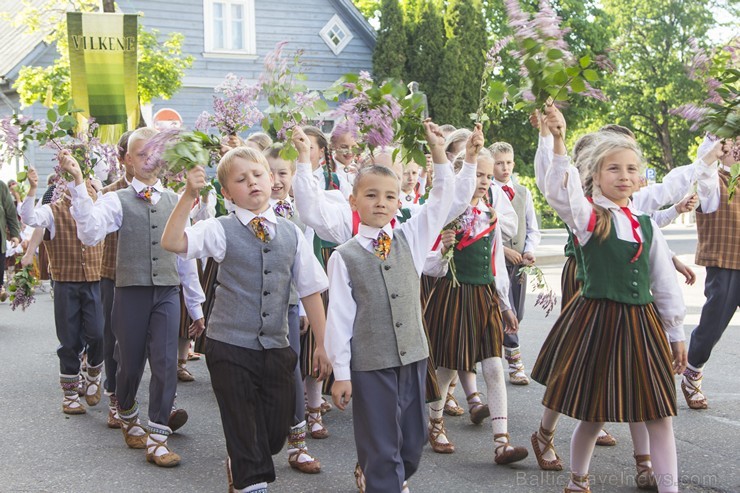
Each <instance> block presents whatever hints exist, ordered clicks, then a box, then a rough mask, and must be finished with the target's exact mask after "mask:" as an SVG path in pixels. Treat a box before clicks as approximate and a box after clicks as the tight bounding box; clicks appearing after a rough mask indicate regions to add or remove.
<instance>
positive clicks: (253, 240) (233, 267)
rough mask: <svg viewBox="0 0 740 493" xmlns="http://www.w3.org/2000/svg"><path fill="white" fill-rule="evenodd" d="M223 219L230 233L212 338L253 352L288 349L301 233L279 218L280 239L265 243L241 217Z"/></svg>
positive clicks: (210, 331)
mask: <svg viewBox="0 0 740 493" xmlns="http://www.w3.org/2000/svg"><path fill="white" fill-rule="evenodd" d="M217 220H218V221H219V222H220V223H221V226H223V228H224V233H226V256H224V259H223V261H222V262H221V263H220V264H219V267H218V276H217V278H218V283H219V284H218V286H217V287H216V294H215V295H214V297H215V301H214V304H213V310H212V312H211V318H210V320H209V321H208V337H210V338H211V339H214V340H217V341H221V342H225V343H227V344H233V345H234V346H240V347H244V348H247V349H256V350H261V349H263V348H264V349H276V348H285V347H288V298H289V295H290V286H291V280H292V273H291V270H292V267H293V260H294V259H295V255H296V249H297V248H298V235H299V234H300V233H299V232H298V231H297V230H296V227H295V226H294V225H293V224H291V223H290V221H288V220H286V219H283V218H281V217H278V218H277V233H276V234H275V238H272V239H271V240H270V241H269V242H267V243H263V242H262V241H261V240H259V239H258V238H257V237H256V236H255V235H254V233H253V232H252V229H251V228H250V227H249V226H244V225H243V224H242V223H241V221H239V219H237V217H236V215H235V214H229V215H228V216H221V217H219V218H218V219H217Z"/></svg>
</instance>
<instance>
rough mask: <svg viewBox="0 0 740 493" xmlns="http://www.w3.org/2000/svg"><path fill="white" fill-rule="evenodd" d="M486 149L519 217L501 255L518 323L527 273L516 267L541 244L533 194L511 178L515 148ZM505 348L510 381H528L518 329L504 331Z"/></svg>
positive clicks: (529, 261) (498, 183) (498, 145)
mask: <svg viewBox="0 0 740 493" xmlns="http://www.w3.org/2000/svg"><path fill="white" fill-rule="evenodd" d="M489 150H490V151H491V153H492V154H493V178H494V185H493V186H499V187H501V189H502V190H503V191H504V193H505V194H506V196H507V197H508V198H509V200H510V201H511V205H512V207H514V211H515V212H516V215H517V218H518V219H519V222H518V225H517V230H516V233H515V234H514V236H513V237H512V238H511V239H509V240H506V241H505V242H504V256H505V257H506V269H507V270H508V271H509V284H510V285H511V289H510V290H509V303H510V304H511V307H512V308H514V310H515V312H516V316H517V320H518V321H519V322H521V321H522V318H523V317H524V298H525V296H526V295H527V276H526V274H521V275H520V274H519V269H520V268H521V267H522V266H524V265H532V264H534V262H535V260H536V259H535V256H534V251H535V249H537V246H538V245H539V244H540V229H539V226H538V225H537V216H536V213H535V210H534V201H533V200H532V194H531V193H530V191H529V190H527V188H526V187H523V186H522V185H519V184H518V183H514V182H513V181H512V179H511V175H512V173H513V172H514V164H515V163H514V148H512V147H511V144H509V143H507V142H496V143H494V144H491V146H490V147H489ZM504 351H505V353H506V354H505V356H506V360H507V361H508V362H509V381H510V382H511V383H512V384H514V385H527V384H529V377H527V374H526V372H525V368H524V363H523V362H522V355H521V352H520V350H519V333H518V332H515V333H513V334H509V333H504Z"/></svg>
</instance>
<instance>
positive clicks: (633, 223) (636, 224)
mask: <svg viewBox="0 0 740 493" xmlns="http://www.w3.org/2000/svg"><path fill="white" fill-rule="evenodd" d="M620 209H622V212H624V213H625V214H626V215H627V218H628V219H629V220H630V225H631V226H632V237H633V238H634V239H635V241H636V242H637V244H638V245H639V247H638V248H637V253H635V256H634V257H632V260H630V263H631V264H634V263H635V261H636V260H637V259H638V258H640V255H641V254H642V239H641V238H640V234H639V233H638V232H637V228H639V227H640V222H639V221H638V220H637V219H636V218H635V216H634V215H633V214H632V211H630V209H629V207H620Z"/></svg>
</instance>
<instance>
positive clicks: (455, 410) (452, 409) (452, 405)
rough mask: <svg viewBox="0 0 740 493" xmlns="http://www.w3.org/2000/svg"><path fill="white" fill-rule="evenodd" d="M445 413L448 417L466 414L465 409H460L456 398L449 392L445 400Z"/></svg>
mask: <svg viewBox="0 0 740 493" xmlns="http://www.w3.org/2000/svg"><path fill="white" fill-rule="evenodd" d="M444 413H445V414H446V415H447V416H462V415H463V414H465V409H463V408H462V407H460V404H458V402H457V399H455V396H454V395H452V394H451V393H449V392H448V393H447V398H446V399H445V410H444Z"/></svg>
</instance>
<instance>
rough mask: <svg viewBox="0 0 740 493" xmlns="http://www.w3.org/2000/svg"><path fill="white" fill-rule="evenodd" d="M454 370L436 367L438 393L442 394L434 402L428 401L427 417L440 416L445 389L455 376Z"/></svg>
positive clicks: (436, 417) (443, 405)
mask: <svg viewBox="0 0 740 493" xmlns="http://www.w3.org/2000/svg"><path fill="white" fill-rule="evenodd" d="M455 375H456V372H455V370H450V369H449V368H442V367H441V366H440V367H439V368H437V384H438V385H439V393H440V395H442V396H443V397H442V399H441V400H439V401H436V402H430V403H429V417H430V418H432V419H439V418H441V417H442V412H443V411H444V408H445V399H444V396H446V395H447V390H448V389H449V387H450V382H451V381H452V379H454V378H455Z"/></svg>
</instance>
